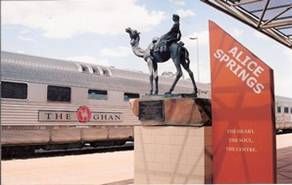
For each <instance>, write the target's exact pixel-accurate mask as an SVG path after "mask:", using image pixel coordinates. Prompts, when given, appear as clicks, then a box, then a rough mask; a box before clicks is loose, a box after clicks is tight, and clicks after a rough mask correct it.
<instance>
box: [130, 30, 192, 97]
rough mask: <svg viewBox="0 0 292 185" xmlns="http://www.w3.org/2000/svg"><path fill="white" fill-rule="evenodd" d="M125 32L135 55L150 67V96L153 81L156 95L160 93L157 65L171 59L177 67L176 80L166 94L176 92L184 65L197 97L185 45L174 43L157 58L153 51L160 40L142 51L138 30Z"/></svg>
mask: <svg viewBox="0 0 292 185" xmlns="http://www.w3.org/2000/svg"><path fill="white" fill-rule="evenodd" d="M125 31H126V32H127V33H128V34H129V36H130V44H131V46H132V51H133V53H134V54H135V55H136V56H138V57H141V58H144V60H145V61H146V63H147V65H148V68H149V72H150V95H153V79H154V80H155V91H154V94H155V95H157V94H158V91H159V90H158V72H157V67H158V66H157V64H158V63H162V62H166V61H168V60H169V59H170V58H171V59H172V61H173V63H174V65H175V67H176V78H175V80H174V82H173V84H172V86H171V88H170V89H169V91H168V92H166V93H165V94H171V93H172V91H173V90H174V88H175V86H176V84H177V82H178V81H179V79H180V78H181V76H182V69H181V65H182V66H183V68H184V69H185V70H186V71H187V72H188V73H189V76H190V78H191V81H192V84H193V89H194V92H193V94H194V96H197V86H196V82H195V80H194V75H193V72H192V71H191V69H190V68H189V66H190V59H189V53H188V51H187V49H186V48H185V47H184V46H183V44H181V43H177V42H174V43H172V44H170V46H169V47H168V50H167V51H166V52H164V53H158V57H157V54H156V55H154V56H153V55H152V54H151V50H152V48H153V47H154V45H155V43H156V42H158V39H159V38H154V39H153V41H152V43H151V44H150V45H149V46H148V47H147V48H146V49H142V48H140V47H139V42H140V33H139V32H138V31H137V30H134V29H131V28H126V30H125Z"/></svg>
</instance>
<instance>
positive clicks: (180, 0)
mask: <svg viewBox="0 0 292 185" xmlns="http://www.w3.org/2000/svg"><path fill="white" fill-rule="evenodd" d="M169 1H170V2H171V3H174V4H175V5H178V6H184V5H185V4H186V3H185V0H169Z"/></svg>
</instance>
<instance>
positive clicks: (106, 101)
mask: <svg viewBox="0 0 292 185" xmlns="http://www.w3.org/2000/svg"><path fill="white" fill-rule="evenodd" d="M145 65H146V64H145ZM1 77H2V78H1V128H2V133H1V143H2V146H6V147H11V146H43V145H46V146H50V145H57V144H59V145H62V144H63V145H64V144H68V143H71V144H74V143H75V144H78V145H79V144H84V143H90V144H92V145H94V144H100V143H101V142H111V143H120V144H122V143H124V142H125V141H128V140H132V139H133V125H135V124H138V120H137V118H136V117H135V116H133V114H132V112H131V111H130V109H129V103H128V100H129V99H130V98H137V97H140V96H141V95H144V94H145V93H146V92H148V90H149V82H148V79H149V75H148V74H146V73H142V72H133V71H127V70H120V69H115V68H112V67H104V66H100V65H94V64H87V63H80V62H73V61H71V62H69V61H63V60H56V59H48V58H42V57H36V56H28V55H23V54H16V53H11V52H4V51H2V52H1ZM172 82H173V79H169V78H165V77H160V92H166V91H167V90H168V88H169V87H170V85H171V83H172ZM198 88H199V89H205V90H207V89H208V85H207V84H198ZM176 91H177V92H185V93H190V92H192V85H191V82H190V80H181V81H180V82H179V83H178V85H177V88H176ZM203 96H208V95H207V94H205V95H204V94H203Z"/></svg>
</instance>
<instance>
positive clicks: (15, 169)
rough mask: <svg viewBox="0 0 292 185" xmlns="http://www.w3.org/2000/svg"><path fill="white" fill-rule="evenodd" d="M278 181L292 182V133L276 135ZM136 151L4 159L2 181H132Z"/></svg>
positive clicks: (38, 184)
mask: <svg viewBox="0 0 292 185" xmlns="http://www.w3.org/2000/svg"><path fill="white" fill-rule="evenodd" d="M277 163H278V164H277V168H278V169H277V171H278V174H277V177H278V183H287V184H292V134H285V135H278V136H277ZM133 178H134V152H133V151H126V152H112V153H99V154H87V155H75V156H64V157H50V158H39V159H26V160H10V161H1V184H5V185H24V184H25V185H60V184H64V185H65V184H66V185H73V184H74V185H80V184H88V185H96V184H119V185H120V184H131V183H132V182H133V180H132V179H133Z"/></svg>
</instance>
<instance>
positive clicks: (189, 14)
mask: <svg viewBox="0 0 292 185" xmlns="http://www.w3.org/2000/svg"><path fill="white" fill-rule="evenodd" d="M176 13H177V14H178V15H179V16H180V17H182V18H187V17H192V16H194V15H195V13H194V12H193V11H192V10H190V9H187V10H183V9H179V10H177V11H176Z"/></svg>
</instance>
